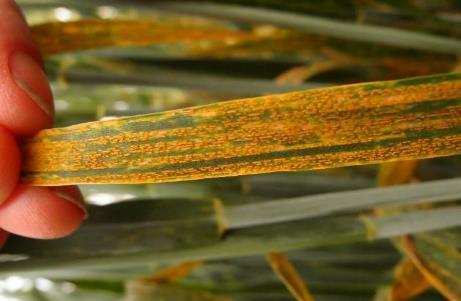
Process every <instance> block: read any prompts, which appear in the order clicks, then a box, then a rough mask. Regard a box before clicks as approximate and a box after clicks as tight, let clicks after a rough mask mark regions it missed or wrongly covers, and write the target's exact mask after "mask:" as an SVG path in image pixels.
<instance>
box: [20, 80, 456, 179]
mask: <svg viewBox="0 0 461 301" xmlns="http://www.w3.org/2000/svg"><path fill="white" fill-rule="evenodd" d="M460 104H461V75H460V74H443V75H434V76H428V77H421V78H410V79H404V80H397V81H388V82H378V83H367V84H359V85H349V86H340V87H333V88H324V89H318V90H307V91H300V92H293V93H288V94H280V95H272V96H265V97H258V98H251V99H241V100H235V101H230V102H223V103H217V104H211V105H206V106H200V107H192V108H187V109H181V110H176V111H170V112H164V113H157V114H150V115H140V116H134V117H127V118H120V119H115V120H107V121H100V122H93V123H87V124H81V125H76V126H71V127H67V128H57V129H49V130H44V131H42V132H40V133H39V134H38V135H37V136H36V137H35V138H33V139H32V140H29V141H26V142H25V143H23V145H22V151H23V156H24V163H23V177H22V178H23V180H24V181H25V182H28V183H31V184H34V185H65V184H84V183H146V182H167V181H179V180H195V179H203V178H213V177H224V176H236V175H246V174H257V173H268V172H276V171H298V170H308V169H321V168H332V167H340V166H351V165H361V164H371V163H381V162H389V161H396V160H405V159H421V158H432V157H440V156H450V155H455V154H459V153H460V152H461V151H460V150H461V147H460V145H461V136H460V132H461V119H460V117H459V116H460V113H461V106H460Z"/></svg>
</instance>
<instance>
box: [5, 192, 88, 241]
mask: <svg viewBox="0 0 461 301" xmlns="http://www.w3.org/2000/svg"><path fill="white" fill-rule="evenodd" d="M85 217H86V211H85V210H84V206H83V201H82V197H81V194H80V193H79V192H78V190H77V189H76V188H75V187H70V186H69V187H64V188H62V187H61V188H56V189H53V190H52V189H51V188H46V187H30V186H27V185H19V186H18V187H17V188H16V189H15V191H14V192H13V193H12V195H11V196H10V197H9V198H8V200H7V201H6V202H5V203H4V204H2V205H1V206H0V227H1V228H3V229H5V230H6V231H8V232H10V233H14V234H17V235H21V236H27V237H31V238H41V239H51V238H59V237H63V236H65V235H68V234H70V233H72V232H73V231H75V230H76V229H77V228H78V227H79V226H80V224H81V223H82V221H83V220H84V219H85Z"/></svg>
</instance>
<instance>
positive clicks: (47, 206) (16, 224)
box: [0, 0, 86, 246]
mask: <svg viewBox="0 0 461 301" xmlns="http://www.w3.org/2000/svg"><path fill="white" fill-rule="evenodd" d="M0 20H7V22H0V228H1V229H0V246H2V245H3V244H4V243H5V242H6V240H7V237H8V235H9V234H10V233H12V234H16V235H21V236H27V237H31V238H38V239H52V238H59V237H63V236H65V235H68V234H70V233H71V232H73V231H75V230H76V229H77V228H78V227H79V225H80V224H81V222H82V221H83V220H84V218H85V216H86V213H85V210H84V205H83V199H82V196H81V194H80V192H79V191H78V189H77V188H76V187H71V186H68V187H60V188H53V189H52V188H48V187H31V186H28V185H26V184H22V183H20V182H19V174H20V169H21V156H20V152H19V148H18V141H19V140H20V139H23V138H24V137H30V136H32V135H34V134H35V133H37V132H38V131H39V130H41V129H44V128H49V127H51V126H52V124H53V100H52V94H51V92H50V89H49V86H48V83H47V81H46V76H45V74H44V72H43V61H42V58H41V56H40V53H39V51H38V50H37V48H36V46H35V44H34V42H33V40H32V37H31V34H30V32H29V29H28V27H27V24H26V22H25V20H24V18H23V16H22V14H21V12H20V10H19V8H18V7H17V5H16V4H15V2H14V1H12V0H0ZM18 53H19V54H18ZM15 55H16V56H15ZM13 57H15V58H16V60H15V61H13V60H12V58H13ZM34 65H35V66H36V67H31V66H34ZM18 75H19V76H20V78H21V79H23V80H24V81H25V82H26V83H27V84H28V88H29V90H30V91H32V92H33V93H32V95H35V96H37V97H33V96H31V93H30V91H29V93H28V92H27V91H25V90H24V87H23V86H21V85H20V84H18V81H17V76H18ZM15 76H16V77H15ZM37 98H39V100H38V101H37ZM34 99H35V100H34Z"/></svg>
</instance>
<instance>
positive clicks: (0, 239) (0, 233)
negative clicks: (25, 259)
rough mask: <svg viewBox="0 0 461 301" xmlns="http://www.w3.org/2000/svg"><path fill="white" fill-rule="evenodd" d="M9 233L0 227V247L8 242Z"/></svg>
mask: <svg viewBox="0 0 461 301" xmlns="http://www.w3.org/2000/svg"><path fill="white" fill-rule="evenodd" d="M8 235H9V233H8V232H6V231H5V230H3V229H0V248H1V247H3V245H4V244H5V243H6V240H7V239H8Z"/></svg>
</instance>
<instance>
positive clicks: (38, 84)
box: [10, 52, 54, 116]
mask: <svg viewBox="0 0 461 301" xmlns="http://www.w3.org/2000/svg"><path fill="white" fill-rule="evenodd" d="M10 69H11V73H12V75H13V77H14V80H15V81H16V84H17V85H18V86H19V87H20V88H21V89H22V90H23V91H24V92H26V93H27V94H28V95H29V96H30V98H32V100H34V101H35V103H36V104H37V105H38V106H39V107H40V108H41V109H42V110H43V111H44V112H45V113H46V114H47V115H49V116H52V115H53V111H54V107H53V95H52V93H51V89H50V85H49V83H48V79H47V77H46V74H45V71H44V70H43V69H42V67H41V66H40V64H39V63H38V62H37V61H36V60H35V59H33V58H32V57H31V56H30V55H28V54H26V53H25V52H16V53H14V54H13V55H12V56H11V58H10Z"/></svg>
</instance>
